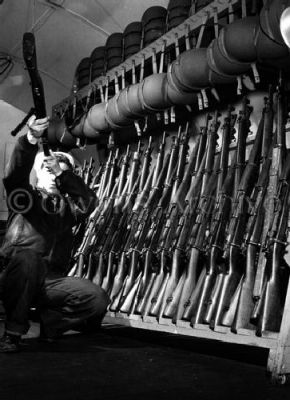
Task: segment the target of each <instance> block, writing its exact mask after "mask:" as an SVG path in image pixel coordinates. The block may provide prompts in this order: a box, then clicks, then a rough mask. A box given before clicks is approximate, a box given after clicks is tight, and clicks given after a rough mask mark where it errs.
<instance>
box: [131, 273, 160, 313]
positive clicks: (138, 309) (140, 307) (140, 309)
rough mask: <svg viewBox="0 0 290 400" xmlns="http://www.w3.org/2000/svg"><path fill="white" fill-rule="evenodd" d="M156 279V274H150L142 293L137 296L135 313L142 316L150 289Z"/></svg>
mask: <svg viewBox="0 0 290 400" xmlns="http://www.w3.org/2000/svg"><path fill="white" fill-rule="evenodd" d="M155 278H156V273H154V272H152V273H151V274H150V276H149V280H148V283H147V285H146V287H145V288H144V289H145V290H144V292H143V294H142V295H140V296H139V299H138V303H137V304H136V308H135V313H136V314H141V315H143V311H144V309H145V307H146V303H147V302H148V301H149V296H150V292H151V291H152V287H153V284H154V280H155Z"/></svg>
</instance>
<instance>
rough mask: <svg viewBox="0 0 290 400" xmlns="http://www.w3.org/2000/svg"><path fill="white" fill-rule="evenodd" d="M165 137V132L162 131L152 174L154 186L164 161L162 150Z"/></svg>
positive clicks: (163, 149)
mask: <svg viewBox="0 0 290 400" xmlns="http://www.w3.org/2000/svg"><path fill="white" fill-rule="evenodd" d="M165 138H166V133H165V132H163V136H162V140H161V142H160V145H159V148H158V153H157V157H156V165H155V168H154V175H153V182H152V186H155V185H156V183H157V180H158V176H159V174H160V172H161V170H162V166H163V162H164V151H165V144H166V141H165Z"/></svg>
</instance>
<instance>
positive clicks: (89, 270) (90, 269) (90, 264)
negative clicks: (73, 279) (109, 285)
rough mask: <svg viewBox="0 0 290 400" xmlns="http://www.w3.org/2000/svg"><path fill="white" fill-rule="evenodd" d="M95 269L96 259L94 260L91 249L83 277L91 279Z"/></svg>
mask: <svg viewBox="0 0 290 400" xmlns="http://www.w3.org/2000/svg"><path fill="white" fill-rule="evenodd" d="M95 271H96V260H95V257H94V254H93V252H92V251H91V252H90V254H89V259H88V268H87V272H86V275H85V279H88V280H89V281H91V280H92V279H93V276H94V273H95Z"/></svg>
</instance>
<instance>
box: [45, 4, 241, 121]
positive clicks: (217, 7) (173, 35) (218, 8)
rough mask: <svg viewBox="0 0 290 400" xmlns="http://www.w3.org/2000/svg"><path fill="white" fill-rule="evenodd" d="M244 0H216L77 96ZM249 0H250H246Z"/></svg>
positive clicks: (60, 105)
mask: <svg viewBox="0 0 290 400" xmlns="http://www.w3.org/2000/svg"><path fill="white" fill-rule="evenodd" d="M241 1H242V0H215V1H213V2H212V3H210V4H209V5H207V6H206V7H204V8H203V9H201V10H200V11H198V12H197V13H196V14H194V15H192V16H191V17H189V18H187V19H186V20H185V21H184V22H183V23H182V24H180V25H178V26H177V27H176V28H173V29H171V30H170V31H168V32H167V33H165V34H164V35H163V36H161V37H160V38H159V39H157V40H155V41H154V42H152V43H151V44H150V45H149V46H147V47H145V48H144V49H142V50H140V51H139V52H138V53H136V54H134V55H133V56H131V57H129V58H128V59H126V60H125V61H124V62H122V63H121V64H120V65H118V66H117V67H115V68H112V69H111V70H109V71H107V72H106V75H105V76H101V77H98V78H96V79H95V80H94V81H92V82H91V83H90V84H89V85H87V86H85V87H84V88H82V89H80V90H79V91H78V92H77V97H78V98H79V99H82V98H84V97H86V96H87V94H88V91H89V88H90V87H91V86H92V85H96V86H103V87H104V86H105V85H106V84H107V82H109V83H110V82H112V81H114V80H115V77H121V76H122V74H123V73H124V72H128V71H131V70H132V65H133V64H135V67H138V66H140V65H141V64H142V62H144V60H145V61H146V60H148V59H150V58H152V54H153V53H154V52H155V53H156V54H158V53H160V52H162V50H163V48H164V45H165V46H166V48H168V47H170V46H171V45H173V44H175V43H176V41H177V40H179V39H181V38H184V37H186V35H187V34H188V32H193V31H195V30H197V29H199V28H200V27H201V26H202V25H203V24H204V23H205V22H206V21H208V20H210V19H212V18H213V17H214V15H218V16H219V15H220V14H222V13H223V12H225V11H226V10H227V9H228V8H229V7H230V6H231V7H233V9H234V8H235V7H236V6H238V5H240V4H241ZM246 1H249V0H246ZM73 98H74V95H70V96H68V97H66V98H65V99H63V100H62V101H61V102H60V103H58V104H56V105H54V106H53V108H52V115H53V116H54V115H56V114H58V113H61V110H63V109H64V108H66V106H67V104H70V103H71V101H72V99H73Z"/></svg>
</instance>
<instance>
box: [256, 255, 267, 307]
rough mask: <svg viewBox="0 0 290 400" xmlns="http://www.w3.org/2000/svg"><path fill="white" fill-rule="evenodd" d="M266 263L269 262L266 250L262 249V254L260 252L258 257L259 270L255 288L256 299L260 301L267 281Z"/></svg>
mask: <svg viewBox="0 0 290 400" xmlns="http://www.w3.org/2000/svg"><path fill="white" fill-rule="evenodd" d="M266 264H267V258H266V255H265V253H264V251H263V250H262V249H261V250H260V254H259V259H258V266H257V271H256V276H255V283H254V289H253V297H254V299H255V301H258V300H259V299H260V297H261V295H262V291H263V285H264V282H265V278H266V277H265V275H266Z"/></svg>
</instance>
